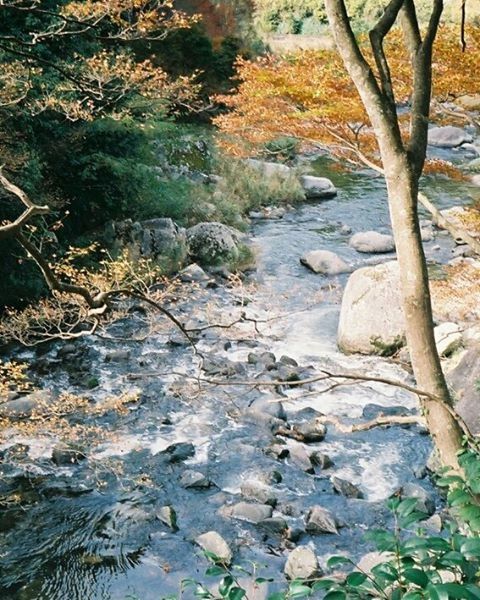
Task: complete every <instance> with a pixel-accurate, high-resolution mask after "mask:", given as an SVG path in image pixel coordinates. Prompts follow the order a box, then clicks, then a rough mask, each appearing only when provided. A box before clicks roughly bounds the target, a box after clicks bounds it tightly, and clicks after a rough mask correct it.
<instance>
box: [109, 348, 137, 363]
mask: <svg viewBox="0 0 480 600" xmlns="http://www.w3.org/2000/svg"><path fill="white" fill-rule="evenodd" d="M130 356H131V352H130V350H112V351H111V352H107V354H106V355H105V362H124V361H127V360H130Z"/></svg>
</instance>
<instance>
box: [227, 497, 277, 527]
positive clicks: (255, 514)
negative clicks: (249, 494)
mask: <svg viewBox="0 0 480 600" xmlns="http://www.w3.org/2000/svg"><path fill="white" fill-rule="evenodd" d="M229 512H230V516H231V517H232V518H233V519H238V520H239V521H248V522H249V523H255V524H256V523H260V521H263V520H265V519H269V518H270V517H271V516H272V512H273V508H272V507H271V506H270V505H269V504H252V503H250V502H239V503H238V504H234V505H233V506H232V507H231V508H230V510H229Z"/></svg>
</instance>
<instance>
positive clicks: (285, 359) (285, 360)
mask: <svg viewBox="0 0 480 600" xmlns="http://www.w3.org/2000/svg"><path fill="white" fill-rule="evenodd" d="M278 362H280V363H282V364H283V365H289V366H290V367H298V362H297V361H296V360H295V359H294V358H292V357H291V356H286V355H285V354H284V355H283V356H281V357H280V359H279V361H278Z"/></svg>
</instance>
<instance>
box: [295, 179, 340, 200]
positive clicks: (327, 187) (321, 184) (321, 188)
mask: <svg viewBox="0 0 480 600" xmlns="http://www.w3.org/2000/svg"><path fill="white" fill-rule="evenodd" d="M300 183H301V184H302V187H303V191H304V192H305V197H306V198H307V200H319V199H322V198H333V197H334V196H336V195H337V190H336V188H335V186H334V185H333V183H332V182H331V181H330V179H327V178H326V177H315V176H313V175H303V176H302V177H300Z"/></svg>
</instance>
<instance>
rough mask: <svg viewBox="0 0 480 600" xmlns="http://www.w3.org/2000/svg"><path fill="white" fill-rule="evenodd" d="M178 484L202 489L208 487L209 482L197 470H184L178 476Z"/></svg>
mask: <svg viewBox="0 0 480 600" xmlns="http://www.w3.org/2000/svg"><path fill="white" fill-rule="evenodd" d="M180 484H181V485H182V486H183V487H184V488H187V489H189V488H194V489H202V488H203V489H204V488H208V487H210V485H211V483H210V481H209V480H208V479H207V477H205V475H204V474H203V473H200V472H199V471H191V470H188V471H184V472H183V473H182V476H181V477H180Z"/></svg>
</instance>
